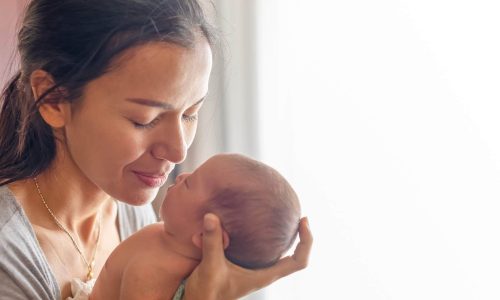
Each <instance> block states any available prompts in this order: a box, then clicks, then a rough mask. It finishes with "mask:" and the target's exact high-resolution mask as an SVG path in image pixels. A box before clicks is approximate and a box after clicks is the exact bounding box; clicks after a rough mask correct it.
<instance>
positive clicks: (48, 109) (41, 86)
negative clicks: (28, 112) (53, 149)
mask: <svg viewBox="0 0 500 300" xmlns="http://www.w3.org/2000/svg"><path fill="white" fill-rule="evenodd" d="M30 84H31V90H32V92H33V96H34V98H35V101H36V100H37V99H38V98H40V96H42V95H43V94H44V93H45V92H46V91H48V90H49V89H50V88H51V87H53V86H54V85H55V82H54V80H53V78H52V76H51V75H50V74H49V73H47V72H45V71H43V70H35V71H33V73H31V76H30ZM59 92H60V91H54V93H59ZM47 97H50V95H47ZM39 112H40V115H41V116H42V118H43V119H44V121H45V122H46V123H47V124H48V125H50V126H51V127H53V128H61V127H64V125H65V124H66V122H67V120H69V117H70V116H71V111H70V106H69V103H68V102H66V101H47V102H46V103H43V104H42V105H40V108H39Z"/></svg>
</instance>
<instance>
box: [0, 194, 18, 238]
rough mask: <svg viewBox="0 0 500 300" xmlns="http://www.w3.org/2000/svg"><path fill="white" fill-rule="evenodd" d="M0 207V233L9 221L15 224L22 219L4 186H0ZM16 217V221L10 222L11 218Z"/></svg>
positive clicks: (13, 200) (11, 196) (11, 195)
mask: <svg viewBox="0 0 500 300" xmlns="http://www.w3.org/2000/svg"><path fill="white" fill-rule="evenodd" d="M0 207H1V209H0V232H1V231H3V230H4V227H5V226H7V225H8V224H9V223H10V222H11V221H14V222H16V221H20V220H21V219H22V218H21V217H22V212H21V207H20V206H19V204H18V203H17V201H16V199H15V198H14V195H13V194H12V193H11V192H10V190H9V188H8V187H7V186H6V185H2V186H0ZM16 217H17V219H18V220H12V218H16ZM16 223H17V222H16ZM2 236H3V235H2Z"/></svg>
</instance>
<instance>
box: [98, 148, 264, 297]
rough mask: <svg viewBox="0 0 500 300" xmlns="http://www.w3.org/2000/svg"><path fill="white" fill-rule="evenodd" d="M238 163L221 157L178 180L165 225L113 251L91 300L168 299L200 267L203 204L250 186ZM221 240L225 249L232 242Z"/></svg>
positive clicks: (172, 188)
mask: <svg viewBox="0 0 500 300" xmlns="http://www.w3.org/2000/svg"><path fill="white" fill-rule="evenodd" d="M238 163H239V162H238V158H237V157H235V156H234V155H225V154H219V155H216V156H213V157H211V158H210V159H208V160H207V161H206V162H205V163H203V164H202V165H201V166H200V167H198V168H197V169H196V170H195V171H194V172H193V173H183V174H180V175H179V176H177V178H176V180H175V183H174V184H173V185H171V186H170V187H169V188H168V191H167V194H166V196H165V198H164V200H163V203H162V206H161V209H160V213H161V217H162V219H163V222H162V223H161V222H160V223H157V224H153V225H150V226H147V227H146V228H144V229H142V230H140V231H139V232H137V233H135V234H134V235H132V236H131V237H130V238H128V239H127V240H125V241H124V242H122V243H121V244H120V245H119V246H118V247H117V248H116V249H115V251H113V253H112V254H111V256H110V258H109V259H108V260H107V261H106V264H105V268H104V269H103V270H102V272H101V274H100V276H99V278H98V280H97V282H96V284H95V286H94V289H93V291H92V295H91V297H90V300H101V299H102V300H105V299H128V300H154V299H171V298H172V297H173V296H174V294H175V292H176V290H177V287H178V286H179V284H180V283H181V281H182V280H183V279H185V278H186V277H187V276H188V275H189V274H190V273H191V272H192V271H193V270H194V268H195V267H196V266H197V265H198V264H199V263H200V260H201V257H202V253H201V247H202V245H201V240H202V236H201V235H202V233H203V219H204V218H203V216H202V215H200V211H201V210H202V208H203V207H204V205H205V204H206V202H207V201H208V200H209V199H210V198H211V197H213V195H215V194H216V193H217V192H218V191H221V190H223V189H225V188H227V187H229V186H231V187H232V188H237V189H238V188H240V187H241V188H245V186H247V185H248V180H247V178H248V177H247V176H245V174H244V173H241V172H240V171H239V170H238V167H237V166H238ZM247 175H248V174H247ZM252 189H253V190H254V191H255V192H258V191H257V189H258V187H257V186H255V185H252ZM269 225H270V224H269ZM223 234H224V237H225V238H224V247H227V246H228V245H229V243H230V239H229V237H228V235H227V234H225V233H223ZM144 245H147V247H144ZM256 255H257V254H256Z"/></svg>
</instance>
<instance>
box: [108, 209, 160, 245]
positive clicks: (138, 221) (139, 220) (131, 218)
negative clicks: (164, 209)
mask: <svg viewBox="0 0 500 300" xmlns="http://www.w3.org/2000/svg"><path fill="white" fill-rule="evenodd" d="M116 202H117V207H118V227H119V230H120V238H121V240H122V241H123V240H125V239H126V238H128V237H129V236H130V235H132V234H133V233H135V232H137V231H139V230H140V229H142V228H143V227H145V226H147V225H149V224H152V223H155V222H157V221H158V218H157V217H156V214H155V212H154V210H153V207H152V206H151V204H146V205H142V206H132V205H128V204H126V203H123V202H120V201H116Z"/></svg>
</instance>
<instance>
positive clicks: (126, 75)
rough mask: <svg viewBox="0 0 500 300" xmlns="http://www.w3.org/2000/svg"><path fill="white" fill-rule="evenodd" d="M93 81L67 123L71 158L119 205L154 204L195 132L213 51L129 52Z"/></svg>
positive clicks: (163, 48)
mask: <svg viewBox="0 0 500 300" xmlns="http://www.w3.org/2000/svg"><path fill="white" fill-rule="evenodd" d="M117 62H118V63H115V64H114V66H113V68H112V69H111V71H110V72H108V73H106V74H104V75H103V76H101V77H99V78H97V79H95V80H93V81H91V82H90V83H89V84H88V85H87V86H86V87H85V89H84V93H83V98H82V100H81V101H80V102H79V103H78V104H76V105H73V107H72V112H71V118H70V120H69V121H68V122H67V123H66V125H65V128H64V130H65V140H66V146H67V147H68V149H67V150H68V152H69V154H70V156H71V158H72V160H73V161H74V163H75V164H76V165H77V167H78V168H79V169H80V170H81V172H82V173H83V175H84V176H86V177H87V178H88V180H90V181H91V182H92V183H93V184H95V185H96V186H97V187H98V188H99V189H101V190H103V191H104V192H106V193H107V194H109V195H111V196H112V197H114V198H117V199H120V200H122V201H124V202H127V203H130V204H134V205H140V204H143V203H146V202H148V201H151V200H152V199H153V198H154V196H155V195H156V194H157V192H158V188H159V187H160V186H161V185H162V184H163V183H165V180H166V178H167V176H168V174H169V173H170V172H171V171H172V169H173V167H174V165H175V164H178V163H180V162H182V161H183V160H184V159H185V157H186V151H187V149H188V148H189V146H190V145H191V143H192V141H193V138H194V136H195V133H196V127H197V117H198V111H199V109H200V107H201V105H202V103H203V99H204V97H205V95H206V94H207V91H208V81H209V75H210V70H211V68H212V53H211V50H210V46H209V45H208V43H207V42H206V41H205V40H204V39H200V40H199V42H198V43H197V45H196V47H195V48H193V49H187V48H183V47H180V46H177V45H173V44H167V43H162V42H155V43H150V44H146V45H142V46H138V47H136V48H133V49H130V50H128V51H127V52H126V53H124V54H123V55H122V56H120V57H119V58H118V59H117Z"/></svg>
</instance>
